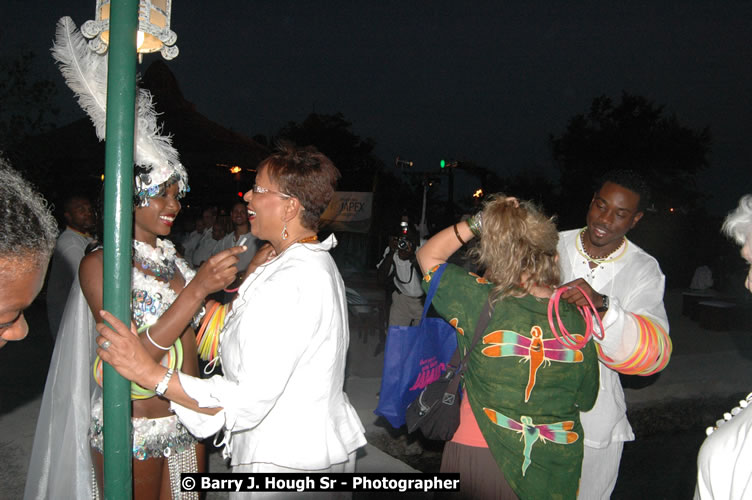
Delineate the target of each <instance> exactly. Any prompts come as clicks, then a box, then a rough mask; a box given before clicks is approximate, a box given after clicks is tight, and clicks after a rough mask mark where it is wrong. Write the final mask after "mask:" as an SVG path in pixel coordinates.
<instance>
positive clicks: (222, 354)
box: [97, 146, 365, 498]
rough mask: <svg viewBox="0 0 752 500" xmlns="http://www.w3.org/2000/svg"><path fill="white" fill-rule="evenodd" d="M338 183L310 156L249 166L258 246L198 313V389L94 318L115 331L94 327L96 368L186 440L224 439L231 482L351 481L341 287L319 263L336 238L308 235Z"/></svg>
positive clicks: (358, 439) (289, 152)
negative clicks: (172, 420)
mask: <svg viewBox="0 0 752 500" xmlns="http://www.w3.org/2000/svg"><path fill="white" fill-rule="evenodd" d="M338 177H339V172H338V170H337V169H336V168H335V167H334V165H333V164H332V162H331V161H330V160H329V159H328V158H327V157H326V156H324V155H323V154H321V153H319V152H318V151H316V150H315V149H314V148H312V147H310V146H309V147H307V148H294V147H292V146H287V147H284V148H283V149H282V150H281V151H280V152H279V153H275V154H273V155H271V156H270V157H268V158H267V159H265V160H264V161H262V162H261V164H260V165H259V167H258V174H257V176H256V184H255V185H254V186H253V189H252V190H251V191H249V192H248V193H246V195H245V200H246V201H247V202H248V213H249V218H250V222H251V232H252V233H253V235H254V236H255V237H257V238H259V239H260V240H266V241H268V242H269V243H268V244H266V245H264V246H263V247H262V248H261V249H260V250H259V253H257V255H256V257H254V259H253V260H252V261H251V264H250V267H249V269H250V272H249V274H248V275H247V276H246V278H245V279H244V280H243V284H242V285H241V286H240V290H239V291H238V296H237V298H236V299H235V301H234V302H233V303H232V309H231V311H230V312H229V313H227V315H225V313H226V306H221V308H218V309H217V311H216V312H214V311H209V312H207V316H208V317H210V319H209V320H208V321H209V322H210V325H209V326H207V327H206V329H207V330H218V329H221V326H222V324H224V328H223V329H221V332H222V337H221V345H220V347H221V349H220V350H219V359H220V360H221V364H222V369H223V373H224V375H222V376H219V375H215V376H213V377H212V378H210V379H207V380H201V379H198V378H196V377H193V376H191V375H189V374H187V373H185V372H182V371H177V370H175V371H173V370H168V369H167V368H165V367H164V366H161V365H159V364H157V363H155V362H154V361H152V359H151V358H150V357H149V356H148V354H147V353H146V352H145V351H144V348H143V347H144V346H143V344H141V343H139V342H135V341H134V337H133V335H132V333H131V332H130V331H129V329H128V327H127V326H125V325H123V323H121V322H120V321H118V320H117V319H115V318H113V317H112V315H111V314H109V313H104V314H103V318H104V319H105V320H106V321H107V322H108V323H109V324H111V325H113V327H114V328H115V329H116V330H112V329H110V328H109V327H107V326H106V325H104V324H100V325H98V327H97V328H98V330H99V331H100V333H101V335H102V336H100V337H99V338H98V339H97V342H98V343H99V344H100V346H101V348H100V349H98V350H97V351H98V352H99V353H100V355H101V356H102V358H103V359H104V360H105V361H107V362H108V363H110V364H111V365H112V366H113V367H114V368H115V369H116V370H117V371H118V372H119V373H120V374H121V375H123V376H124V377H126V378H128V379H129V380H132V381H135V382H136V383H138V384H141V385H143V386H144V387H154V386H158V387H159V388H160V389H161V390H164V391H165V392H164V395H165V397H167V398H168V399H170V400H172V401H173V403H172V409H173V410H175V413H176V414H177V415H178V417H179V418H180V421H181V423H183V425H185V426H186V427H187V428H188V429H189V430H190V431H191V432H193V433H194V434H195V435H197V436H211V435H214V434H215V433H216V432H217V431H221V430H224V439H223V440H222V445H224V446H225V450H224V453H225V456H229V457H231V462H230V463H231V465H232V467H233V472H241V473H249V472H253V473H255V472H353V471H354V468H355V454H356V451H357V449H358V448H360V447H361V446H363V445H364V444H365V438H364V435H363V432H364V430H363V426H362V425H361V423H360V420H359V418H358V416H357V414H356V412H355V410H354V409H353V407H352V406H351V405H350V403H349V401H348V399H347V395H346V394H345V393H344V391H343V384H344V374H345V358H346V355H347V347H348V343H349V331H348V323H347V300H346V297H345V286H344V283H343V281H342V277H341V276H340V274H339V271H338V270H337V266H336V264H335V262H334V259H332V257H331V255H330V254H329V250H331V248H332V247H333V246H334V245H335V244H336V239H335V238H334V235H331V236H329V237H328V238H327V239H326V240H325V241H322V242H319V241H318V237H317V234H316V233H317V230H318V222H319V217H320V215H321V213H322V212H323V211H324V209H325V208H326V206H327V205H328V204H329V201H330V200H331V198H332V196H333V194H334V189H335V185H336V181H337V179H338ZM218 315H219V316H218ZM215 318H219V319H218V320H215ZM215 324H216V325H217V328H215V327H214V326H212V325H215ZM202 328H203V325H202ZM204 334H206V333H204ZM173 372H174V373H173ZM324 495H325V496H326V497H327V498H335V497H337V494H335V493H331V494H330V493H326V494H324ZM340 495H341V496H345V497H347V496H350V494H349V493H340ZM238 496H239V497H242V498H257V496H258V497H263V498H289V493H277V494H273V493H253V492H251V493H248V494H238ZM233 498H235V497H234V496H233Z"/></svg>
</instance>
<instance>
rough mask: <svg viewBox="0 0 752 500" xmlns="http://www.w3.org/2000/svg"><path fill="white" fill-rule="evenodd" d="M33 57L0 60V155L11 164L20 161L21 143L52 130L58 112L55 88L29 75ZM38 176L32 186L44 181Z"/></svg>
mask: <svg viewBox="0 0 752 500" xmlns="http://www.w3.org/2000/svg"><path fill="white" fill-rule="evenodd" d="M34 57H35V56H34V53H33V52H24V53H22V54H21V55H19V56H17V57H14V58H12V59H2V60H0V151H3V152H4V153H5V154H6V155H8V157H9V158H10V160H11V161H12V162H13V163H16V162H17V160H18V159H19V155H20V154H21V151H20V149H21V148H20V145H21V143H22V142H23V141H24V140H25V139H26V138H27V137H29V136H32V135H35V134H41V133H43V132H47V131H49V130H51V129H52V128H54V126H53V123H52V117H53V116H55V115H57V114H58V112H59V110H58V108H57V107H55V106H53V104H52V101H53V98H54V97H55V94H56V89H55V84H54V83H53V82H52V81H50V80H45V79H35V78H34V77H33V76H32V75H31V66H32V63H33V61H34ZM37 174H39V175H37V176H33V177H34V178H33V179H32V180H34V181H35V182H38V181H39V179H40V178H43V177H44V175H42V174H41V173H40V172H39V171H37Z"/></svg>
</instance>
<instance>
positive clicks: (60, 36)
mask: <svg viewBox="0 0 752 500" xmlns="http://www.w3.org/2000/svg"><path fill="white" fill-rule="evenodd" d="M52 57H53V58H54V59H55V60H56V61H57V62H58V64H59V67H60V72H61V73H62V74H63V77H64V78H65V83H66V84H67V85H68V87H70V89H71V90H72V91H73V92H74V93H75V94H76V97H77V98H78V104H79V105H80V106H81V108H82V109H83V110H84V111H85V112H86V114H88V115H89V117H90V118H91V121H92V122H93V123H94V127H95V129H96V132H97V137H98V138H99V140H100V141H102V140H104V139H105V135H106V122H107V55H106V54H97V53H96V52H94V51H92V50H90V49H89V47H88V45H87V41H86V39H85V38H84V37H83V35H82V34H81V32H80V31H78V29H77V28H76V25H75V24H74V23H73V20H72V19H71V18H70V17H63V18H61V19H60V20H59V21H58V23H57V29H56V30H55V42H54V44H53V46H52ZM136 103H137V107H136V120H135V121H136V123H135V130H134V138H135V140H134V142H135V163H136V164H137V165H140V166H142V167H144V168H145V169H147V170H148V173H149V175H148V178H146V179H137V180H136V189H137V190H139V191H141V190H145V189H148V188H149V187H151V186H158V185H159V184H162V183H163V182H165V181H167V180H168V179H169V178H170V177H172V176H173V175H177V176H178V177H179V184H180V185H179V191H180V192H181V193H185V192H186V191H187V190H188V189H189V188H188V175H187V174H186V171H185V168H184V167H183V165H181V163H180V159H179V156H178V152H177V150H176V149H175V148H174V147H173V146H172V139H171V138H170V137H169V136H164V135H162V134H161V132H162V128H161V127H160V126H159V124H158V123H157V112H156V110H155V109H154V102H153V99H152V96H151V93H149V91H148V90H146V89H138V93H137V95H136Z"/></svg>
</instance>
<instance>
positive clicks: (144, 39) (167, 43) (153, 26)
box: [81, 0, 179, 61]
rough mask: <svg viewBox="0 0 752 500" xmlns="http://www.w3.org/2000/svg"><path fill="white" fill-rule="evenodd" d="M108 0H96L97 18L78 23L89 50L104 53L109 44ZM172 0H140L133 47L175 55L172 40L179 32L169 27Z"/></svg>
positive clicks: (175, 48) (176, 51) (144, 50)
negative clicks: (81, 23)
mask: <svg viewBox="0 0 752 500" xmlns="http://www.w3.org/2000/svg"><path fill="white" fill-rule="evenodd" d="M110 3H111V2H110V0H97V6H96V18H95V19H94V20H93V21H86V22H85V23H84V24H83V26H81V33H83V35H84V36H85V37H86V38H89V39H90V40H89V47H90V48H91V50H93V51H95V52H97V53H99V54H103V53H104V52H106V51H107V48H108V46H109V44H110ZM171 11H172V0H139V2H138V32H137V33H136V51H137V52H138V57H139V61H140V60H141V56H142V54H149V53H151V52H157V51H159V52H161V53H162V57H164V58H165V59H167V60H170V59H174V58H175V57H176V56H177V55H178V52H179V51H178V47H177V46H176V45H175V42H176V41H177V39H178V36H177V35H176V34H175V32H174V31H172V30H171V29H170V17H171Z"/></svg>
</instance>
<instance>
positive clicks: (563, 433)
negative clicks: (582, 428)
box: [483, 408, 580, 476]
mask: <svg viewBox="0 0 752 500" xmlns="http://www.w3.org/2000/svg"><path fill="white" fill-rule="evenodd" d="M483 411H484V412H485V413H486V415H487V416H488V418H489V419H490V420H491V422H493V423H494V424H496V425H498V426H499V427H503V428H505V429H509V430H510V431H515V432H519V433H520V434H521V440H522V441H524V443H525V446H524V448H523V455H524V457H525V458H524V460H523V461H522V475H523V476H525V472H526V471H527V468H528V467H529V466H530V463H531V460H530V456H531V455H532V452H533V445H534V444H535V443H536V442H537V441H541V442H542V443H544V444H545V442H546V441H551V442H553V443H558V444H572V443H574V442H575V441H577V439H579V437H580V436H579V434H577V433H576V432H574V431H572V428H573V427H574V422H573V421H572V420H565V421H564V422H555V423H552V424H538V425H536V424H534V423H533V419H532V417H528V416H526V415H522V416H520V422H517V421H516V420H513V419H511V418H509V417H507V416H506V415H503V414H501V413H499V412H498V411H496V410H492V409H491V408H483Z"/></svg>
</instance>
